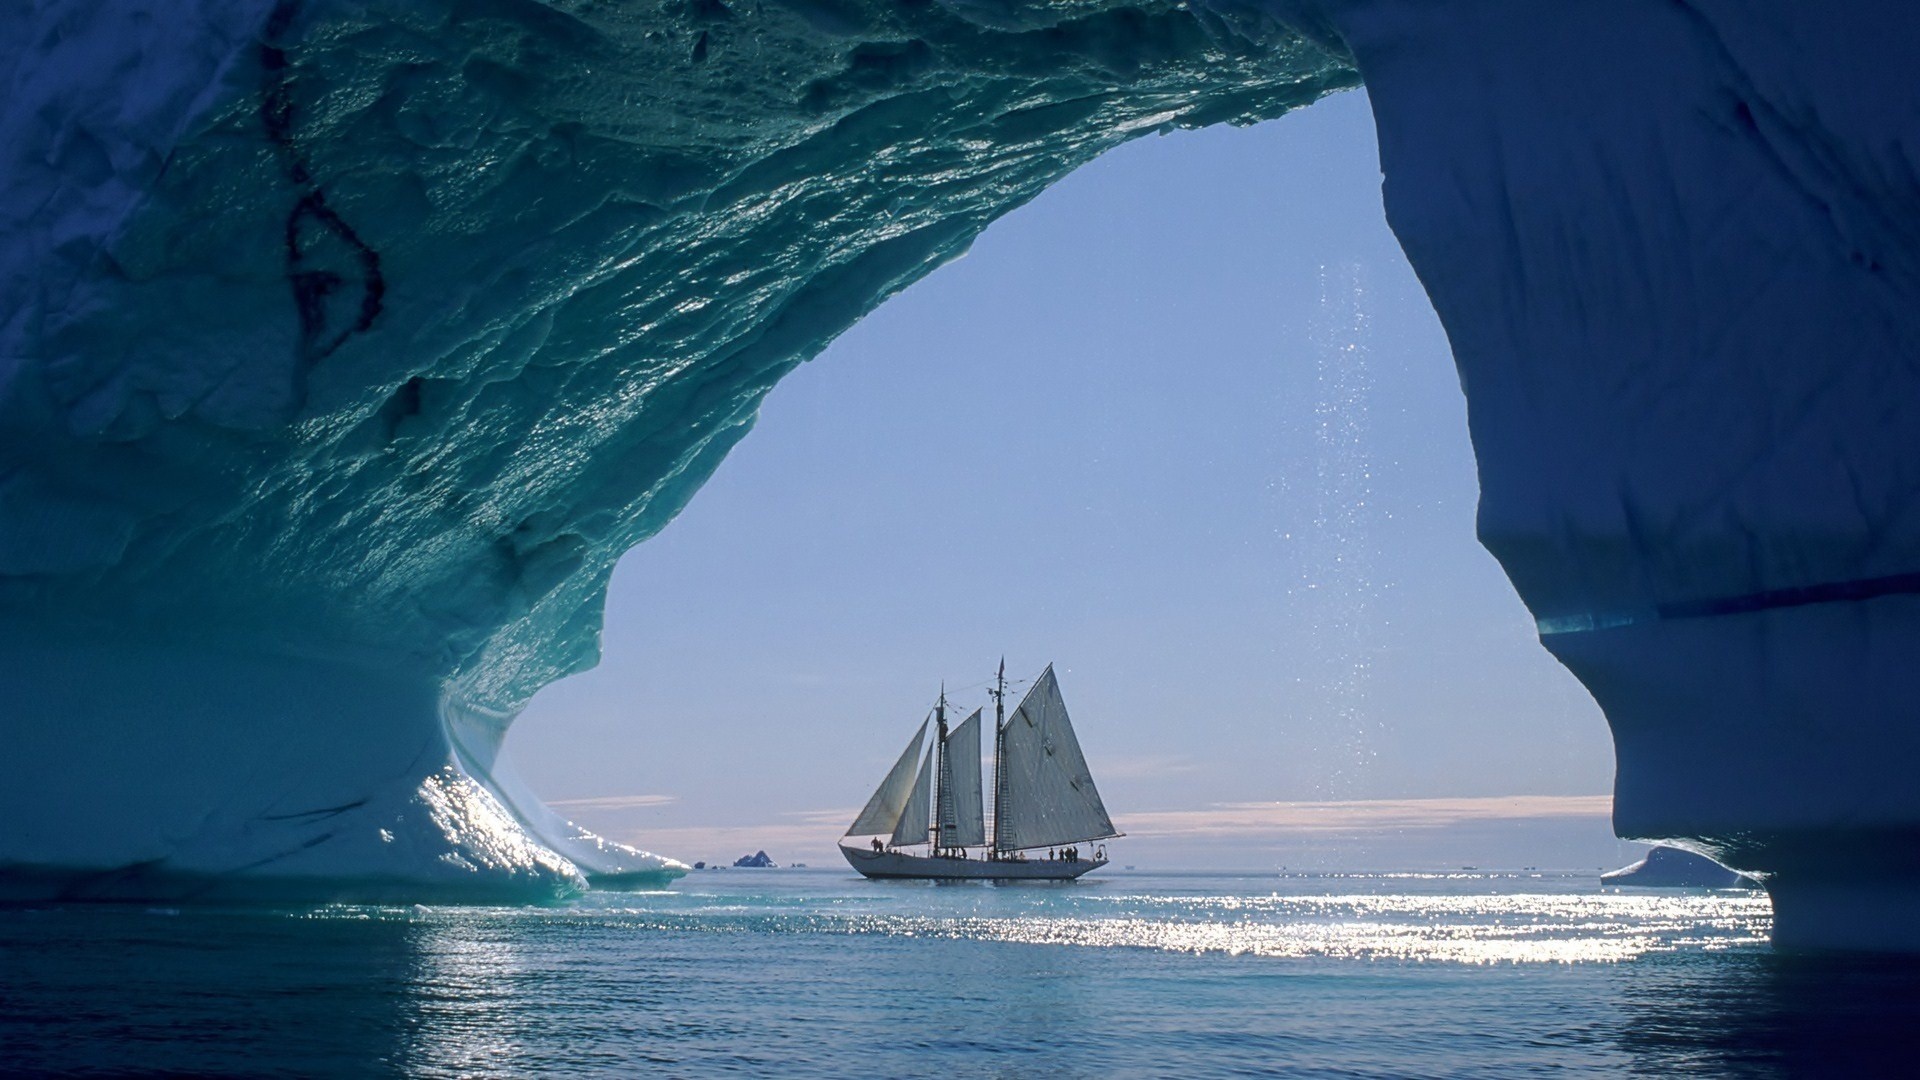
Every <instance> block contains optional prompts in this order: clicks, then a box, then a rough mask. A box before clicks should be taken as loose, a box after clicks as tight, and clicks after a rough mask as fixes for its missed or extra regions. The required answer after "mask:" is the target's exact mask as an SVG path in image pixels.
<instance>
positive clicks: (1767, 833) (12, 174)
mask: <svg viewBox="0 0 1920 1080" xmlns="http://www.w3.org/2000/svg"><path fill="white" fill-rule="evenodd" d="M1916 40H1920V8H1915V7H1913V6H1911V5H1902V4H1897V3H1894V2H1891V0H1887V2H1881V3H1872V2H1862V3H1855V4H1848V5H1844V6H1839V7H1834V6H1825V5H1809V4H1804V3H1798V2H1795V0H1741V2H1736V0H1687V2H1672V0H1621V2H1618V3H1612V4H1606V5H1597V4H1545V3H1539V2H1537V0H1453V2H1448V3H1440V2H1435V0H1324V2H1315V0H1267V2H1264V3H1251V2H1242V0H1212V2H1209V3H1204V4H1180V3H1170V2H1169V3H1160V2H1146V0H1135V2H1124V0H1063V2H1055V3H1016V2H1012V0H945V2H921V3H913V4H895V3H881V2H879V0H758V2H748V0H740V2H736V3H729V2H726V0H673V2H671V3H657V2H656V3H648V2H608V3H587V2H576V3H546V4H542V3H534V2H531V0H458V2H455V0H439V2H420V3H400V2H398V0H388V2H381V0H359V2H349V0H313V2H310V3H305V4H301V3H296V2H294V0H279V2H268V0H255V2H244V0H224V2H223V0H194V2H186V0H182V2H179V3H170V4H165V5H162V4H158V3H154V2H151V0H119V2H117V3H110V4H102V5H90V6H85V7H81V8H75V7H73V6H71V5H58V4H52V3H37V4H15V5H12V6H9V7H6V8H5V9H4V11H0V78H3V79H4V80H5V85H6V87H7V95H6V98H5V105H4V109H3V110H0V610H4V612H5V616H4V619H5V626H4V633H0V647H4V648H5V649H6V650H7V652H6V655H5V660H6V667H5V671H4V678H6V680H7V681H8V689H9V691H10V697H9V701H10V702H12V701H18V702H25V703H27V704H24V705H20V706H18V707H16V708H14V710H13V711H12V712H10V713H9V714H8V716H7V723H8V729H7V739H8V743H9V745H8V748H7V749H8V752H7V753H6V754H4V755H0V790H3V791H4V792H5V794H3V795H0V799H4V800H6V802H5V810H6V811H7V814H8V818H7V820H8V823H9V830H8V832H6V833H5V834H0V845H3V846H0V859H5V860H8V861H10V862H12V863H14V864H16V865H28V864H31V865H32V866H35V867H41V868H46V867H54V868H55V869H54V870H50V871H48V873H49V874H51V875H52V876H54V877H58V876H59V871H58V868H59V867H66V868H69V869H72V868H92V869H96V870H100V869H107V868H113V867H119V868H122V871H123V872H122V874H121V877H120V878H112V879H103V880H124V879H125V877H126V873H125V868H129V867H144V868H148V869H144V870H141V871H140V873H142V874H149V875H151V874H157V873H163V872H168V871H178V872H191V873H194V874H201V875H212V876H213V877H215V878H220V879H224V878H231V877H233V876H235V875H234V872H235V871H241V870H244V871H246V872H247V875H246V876H251V877H256V878H273V877H275V876H276V875H281V876H302V878H303V880H314V879H319V878H324V877H327V876H328V875H334V876H336V877H339V878H342V879H353V880H375V879H384V878H386V877H391V878H393V879H395V880H400V881H448V880H451V881H455V882H461V881H470V880H471V881H480V880H485V881H495V882H509V883H514V882H521V883H527V884H530V885H535V886H537V887H540V888H546V887H549V886H551V887H554V888H566V887H573V886H575V885H577V884H578V882H579V881H580V880H581V871H582V870H583V869H584V870H586V871H588V872H601V873H608V874H630V873H635V872H638V873H646V872H648V868H650V867H651V868H660V867H661V866H662V864H660V863H659V862H658V861H657V860H650V857H645V856H641V855H639V854H638V853H630V852H624V851H621V850H619V849H617V848H614V847H610V846H607V845H605V844H604V842H597V841H594V840H593V839H592V838H583V837H578V836H573V837H569V836H566V835H564V834H565V833H566V832H567V830H566V829H564V828H563V827H561V826H559V825H558V824H556V823H553V822H550V821H546V820H545V819H544V818H542V817H541V816H540V815H541V812H540V811H539V810H538V809H537V808H536V807H533V806H532V805H531V803H530V802H529V801H528V800H526V799H524V798H520V797H517V796H515V795H513V794H510V789H511V785H510V784H509V783H508V782H507V781H505V780H504V779H503V778H502V777H499V776H496V775H494V773H493V770H494V768H495V762H494V761H493V757H494V753H495V750H496V748H497V746H498V741H499V736H500V733H501V732H502V731H503V730H504V725H505V724H506V723H507V722H508V721H509V720H510V718H511V716H512V714H513V712H514V710H515V709H517V708H518V707H519V705H520V704H521V703H522V702H524V701H525V700H526V698H527V696H528V695H529V694H531V693H532V692H533V690H535V689H536V688H537V687H539V686H540V685H542V684H543V683H545V682H547V681H549V680H551V679H553V678H555V677H557V676H559V675H561V674H564V673H566V672H569V671H574V670H578V669H579V668H580V667H582V666H584V665H586V664H589V663H591V662H592V660H593V657H594V654H595V645H596V633H597V625H598V620H599V608H600V604H601V597H602V594H603V589H604V585H605V581H606V576H607V573H608V570H609V568H610V567H611V565H612V562H613V560H614V559H615V557H616V556H617V555H618V554H619V553H620V552H621V551H622V550H624V549H625V548H627V547H628V546H630V545H632V544H633V543H635V542H638V541H639V540H641V539H643V538H645V537H646V536H647V535H649V534H650V533H652V532H653V531H654V530H657V529H658V528H659V527H660V526H661V525H662V524H663V523H664V522H665V521H667V520H668V519H669V518H670V517H671V516H672V514H673V513H674V512H676V511H677V510H678V509H679V508H680V507H681V506H682V505H683V504H684V502H685V501H686V499H687V498H688V496H689V494H690V493H691V492H692V491H693V489H694V488H695V487H697V486H698V485H699V483H700V481H701V480H702V479H703V478H704V477H705V476H706V475H708V473H709V472H710V471H711V469H712V468H713V466H714V464H715V463H716V462H717V461H718V460H719V458H720V456H721V455H723V454H724V453H725V451H726V449H727V448H728V447H729V446H730V445H731V444H732V443H733V442H734V441H735V440H736V439H738V438H739V437H740V436H741V434H742V433H743V432H744V431H745V430H746V428H747V426H748V425H749V424H750V423H751V420H752V417H753V414H754V410H755V408H756V407H757V405H758V402H759V401H760V399H761V397H762V395H763V394H764V393H765V392H766V390H767V389H768V387H770V386H771V385H772V384H773V382H774V381H775V380H777V379H778V378H779V377H780V375H781V374H782V373H784V372H786V371H788V370H790V369H791V368H792V367H793V366H794V365H795V364H797V363H799V362H801V361H802V360H804V359H805V358H807V357H808V356H811V355H812V354H813V353H814V352H816V351H817V350H818V349H820V348H821V347H822V346H823V345H824V343H825V342H826V341H828V340H829V339H830V338H831V337H832V336H833V335H834V334H836V333H838V332H839V331H840V330H841V329H843V328H844V327H845V326H847V325H848V324H849V323H851V322H852V321H853V320H854V319H856V318H858V317H859V316H860V315H861V314H862V313H863V312H865V311H866V310H868V309H869V308H871V307H872V306H873V305H874V304H876V303H878V302H879V301H880V300H881V299H883V298H884V297H885V296H887V295H889V294H890V293H892V292H894V291H896V290H898V289H899V288H901V287H903V286H904V285H905V284H907V283H908V282H910V281H912V280H914V279H915V278H917V277H918V276H920V275H922V274H924V273H925V272H927V271H928V270H929V269H930V268H932V267H933V266H935V265H937V264H938V263H939V262H940V261H942V260H943V259H947V258H951V257H953V256H954V255H955V254H957V253H958V252H960V251H961V250H962V249H964V247H965V246H966V244H967V242H968V241H969V240H970V239H971V238H972V237H973V236H974V235H975V234H977V233H978V232H979V230H980V229H981V228H983V227H984V226H985V224H986V223H987V222H989V221H990V220H992V219H993V218H994V216H996V215H997V214H1000V213H1002V212H1004V211H1006V210H1007V209H1009V208H1011V207H1013V206H1016V205H1018V204H1019V203H1021V202H1022V201H1024V200H1026V199H1028V198H1030V197H1031V196H1032V195H1034V194H1035V193H1036V192H1038V191H1039V190H1040V189H1041V188H1042V187H1044V186H1045V185H1046V184H1047V183H1048V182H1049V181H1051V180H1053V179H1055V178H1057V177H1058V176H1060V175H1062V174H1063V173H1065V172H1066V171H1068V170H1070V169H1071V168H1073V167H1074V166H1075V165H1077V164H1079V163H1081V162H1083V161H1086V160H1087V159H1089V158H1090V157H1092V156H1094V155H1095V154H1097V153H1099V152H1100V151H1101V150H1103V149H1106V148H1107V147H1110V146H1113V145H1115V144H1117V143H1118V142H1121V141H1123V140H1125V139H1127V138H1130V137H1134V136H1137V135H1141V134H1144V133H1148V132H1152V131H1156V130H1161V129H1164V128H1166V127H1169V126H1181V125H1199V124H1206V123H1215V122H1248V121H1252V120H1256V119H1260V118H1263V117H1269V116H1274V115H1278V114H1280V113H1282V112H1284V111H1286V110H1287V109H1289V108H1293V107H1296V106H1298V105H1302V104H1305V103H1307V102H1310V101H1312V100H1313V99H1315V98H1316V97H1318V96H1320V95H1322V94H1324V93H1327V92H1329V91H1331V90H1334V89H1337V88H1340V87H1343V86H1348V85H1352V84H1353V83H1354V82H1355V81H1356V79H1357V78H1358V77H1359V76H1360V75H1364V77H1365V79H1366V81H1367V83H1368V85H1369V87H1370V91H1371V98H1372V101H1373V105H1374V108H1375V112H1376V118H1377V120H1378V124H1379V128H1380V143H1381V155H1382V166H1383V170H1384V172H1385V175H1386V200H1387V209H1388V213H1389V217H1390V220H1391V222H1392V224H1393V226H1394V229H1395V231H1396V232H1397V234H1398V235H1399V236H1400V238H1401V240H1402V242H1403V244H1404V245H1405V247H1406V249H1407V252H1408V254H1409V256H1410V257H1411V258H1412V260H1413V263H1414V265H1415V267H1416V269H1417V270H1418V271H1419V273H1420V275H1421V278H1422V280H1423V281H1424V282H1425V284H1426V286H1427V288H1428V290H1429V293H1430V295H1431V296H1432V298H1433V300H1434V303H1435V306H1436V308H1437V309H1438V310H1439V312H1440V315H1441V318H1442V320H1443V321H1444V323H1445V325H1446V327H1447V330H1448V333H1449V335H1450V337H1451V340H1452V343H1453V347H1454V350H1455V356H1456V360H1457V361H1458V364H1459V368H1460V372H1461V377H1462V380H1463V384H1464V386H1465V389H1466V392H1467V396H1468V401H1469V407H1470V416H1471V424H1472V430H1473V437H1474V441H1475V447H1476V451H1477V452H1478V454H1479V458H1480V463H1481V475H1482V486H1483V505H1482V511H1481V529H1482V534H1483V536H1484V538H1485V540H1486V542H1487V544H1488V546H1489V547H1490V548H1491V549H1492V550H1493V551H1494V552H1495V554H1496V555H1497V556H1498V557H1499V558H1500V559H1501V561H1502V563H1503V564H1504V565H1505V567H1506V568H1507V570H1508V572H1509V574H1510V575H1511V576H1512V578H1513V581H1514V583H1515V585H1516V586H1517V588H1518V589H1519V591H1520V594H1521V596H1522V597H1523V598H1524V599H1525V601H1526V602H1527V604H1528V605H1529V606H1530V607H1531V608H1532V610H1533V611H1534V612H1535V614H1536V615H1537V616H1538V617H1539V619H1540V626H1541V629H1542V631H1543V635H1544V640H1546V642H1547V643H1548V646H1549V648H1551V649H1552V650H1553V651H1554V653H1555V654H1556V655H1557V656H1559V657H1560V658H1561V659H1562V660H1563V661H1565V662H1566V663H1567V664H1568V666H1569V667H1571V668H1572V669H1573V670H1574V671H1575V672H1576V673H1577V674H1578V675H1579V676H1580V677H1581V678H1582V679H1583V680H1584V681H1585V682H1586V684H1587V685H1588V686H1589V687H1590V688H1591V689H1592V690H1593V692H1594V694H1595V696H1596V697H1597V698H1598V699H1599V700H1600V702H1601V704H1602V705H1603V706H1604V707H1605V709H1606V711H1607V714H1608V717H1609V720H1610V722H1611V723H1612V725H1613V727H1614V731H1615V735H1616V743H1617V746H1618V753H1619V779H1618V788H1617V809H1616V824H1617V826H1618V827H1619V829H1620V830H1621V831H1622V832H1623V833H1626V834H1628V835H1633V836H1640V837H1648V838H1658V837H1671V838H1685V839H1687V840H1688V841H1689V842H1691V843H1693V844H1694V845H1695V846H1698V847H1700V848H1702V849H1704V850H1707V851H1710V852H1712V853H1713V854H1715V855H1716V856H1718V857H1720V858H1722V859H1723V860H1725V861H1726V862H1728V863H1729V864H1731V865H1735V866H1738V867H1741V868H1742V869H1750V870H1756V871H1760V872H1762V873H1765V874H1767V875H1769V877H1768V884H1769V888H1770V889H1772V890H1773V894H1774V897H1775V900H1776V903H1777V904H1778V905H1779V913H1780V918H1779V922H1778V924H1777V925H1778V928H1779V933H1780V934H1781V935H1782V937H1783V938H1786V939H1790V940H1801V941H1808V942H1814V943H1840V944H1886V943H1903V944H1907V945H1912V946H1920V929H1916V928H1915V927H1914V926H1911V925H1909V921H1908V920H1906V919H1905V918H1904V912H1905V910H1907V909H1908V908H1910V906H1911V901H1912V900H1914V899H1915V898H1916V897H1920V785H1916V784H1914V783H1912V777H1913V776H1915V775H1920V704H1917V703H1920V685H1915V680H1916V676H1915V674H1914V671H1916V670H1920V665H1914V664H1913V663H1912V662H1911V659H1910V658H1911V656H1912V655H1913V654H1914V652H1915V647H1916V646H1917V645H1920V640H1917V639H1920V596H1917V595H1916V593H1920V517H1917V516H1916V515H1920V503H1916V501H1915V500H1914V498H1913V495H1912V493H1913V492H1914V491H1915V490H1916V489H1917V488H1920V475H1916V470H1920V458H1916V457H1915V456H1914V455H1913V454H1912V452H1911V449H1910V448H1911V447H1912V446H1914V445H1916V444H1917V443H1920V394H1917V393H1915V392H1914V390H1915V379H1914V365H1915V358H1916V357H1920V181H1917V180H1916V176H1917V175H1920V166H1917V163H1920V146H1917V145H1916V140H1920V82H1916V81H1914V80H1913V79H1912V78H1911V77H1910V69H1911V67H1912V59H1913V45H1912V42H1914V41H1916ZM1356 70H1357V73H1358V74H1356ZM1248 182H1258V180H1257V178H1249V179H1248ZM206 686H216V687H217V688H216V689H213V690H210V691H206V692H204V693H203V692H201V688H203V687H206ZM329 731H332V732H336V733H341V737H340V738H338V739H333V740H330V739H328V738H327V737H326V733H327V732H329ZM354 732H359V733H360V734H359V735H356V736H354V738H348V737H346V733H354ZM355 739H358V740H359V741H358V742H355ZM349 744H351V745H349ZM16 751H17V752H16ZM156 777H158V778H159V779H156ZM467 781H471V782H472V783H471V785H469V784H468V783H467ZM348 803H352V804H353V805H351V806H348ZM340 807H345V809H337V808H340ZM322 822H324V824H320V823H322ZM389 834H391V836H392V839H391V840H388V839H386V837H387V836H388V835H389ZM529 835H534V836H538V837H539V838H540V839H539V840H538V841H534V840H528V839H525V837H527V836H529ZM463 875H465V876H463ZM89 880H94V879H89ZM89 887H91V886H89Z"/></svg>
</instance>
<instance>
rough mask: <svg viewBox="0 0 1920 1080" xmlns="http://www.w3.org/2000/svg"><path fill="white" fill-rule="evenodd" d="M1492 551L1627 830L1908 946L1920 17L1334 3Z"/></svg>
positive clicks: (1917, 566)
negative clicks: (1448, 385) (1476, 473)
mask: <svg viewBox="0 0 1920 1080" xmlns="http://www.w3.org/2000/svg"><path fill="white" fill-rule="evenodd" d="M1340 26H1341V30H1342V33H1343V35H1344V38H1345V40H1346V41H1347V43H1348V44H1349V46H1350V47H1351V48H1352V49H1353V51H1354V53H1355V55H1356V56H1357V57H1358V61H1359V67H1360V70H1361V72H1362V74H1363V75H1364V77H1365V78H1366V80H1367V85H1368V91H1369V95H1370V96H1371V98H1372V100H1373V104H1374V110H1375V115H1376V117H1377V120H1378V124H1379V130H1380V136H1381V161H1382V166H1383V171H1384V172H1385V174H1386V189H1385V190H1386V203H1387V213H1388V217H1389V220H1390V221H1391V223H1392V225H1393V227H1394V230H1395V232H1396V234H1397V235H1398V236H1399V237H1400V240H1401V243H1402V244H1403V245H1404V246H1405V248H1406V250H1407V253H1408V255H1409V257H1410V258H1411V259H1412V261H1413V264H1414V266H1415V268H1416V270H1417V271H1418V272H1419V274H1420V277H1421V279H1422V281H1423V282H1424V283H1425V284H1426V287H1427V290H1428V293H1429V295H1430V296H1431V297H1432V299H1433V301H1434V305H1435V307H1436V309H1437V310H1438V311H1439V313H1440V316H1441V319H1442V321H1443V322H1444V323H1445V325H1446V327H1447V331H1448V334H1449V336H1450V338H1451V341H1452V344H1453V348H1454V355H1455V359H1456V361H1457V362H1458V364H1459V368H1460V373H1461V378H1462V380H1463V384H1464V386H1465V389H1466V392H1467V399H1468V406H1469V410H1470V416H1471V424H1472V430H1473V439H1474V448H1475V451H1476V453H1477V455H1478V458H1479V463H1480V477H1481V489H1482V495H1481V509H1480V531H1481V535H1482V538H1483V540H1484V541H1485V543H1486V544H1487V546H1488V547H1489V548H1490V549H1492V551H1493V552H1494V554H1495V555H1497V556H1498V557H1499V559H1500V561H1501V563H1502V564H1503V565H1504V566H1505V567H1506V569H1507V572H1508V574H1509V575H1510V576H1511V577H1512V579H1513V582H1514V584H1515V585H1516V586H1517V587H1518V589H1519V591H1520V594H1521V596H1522V597H1523V598H1524V599H1525V600H1526V602H1527V604H1528V606H1529V607H1530V608H1532V610H1533V611H1534V613H1535V614H1536V615H1537V616H1538V617H1539V619H1540V625H1541V630H1542V632H1543V633H1542V640H1543V641H1544V642H1545V644H1546V645H1547V647H1548V648H1549V649H1550V650H1552V651H1553V653H1554V654H1555V655H1556V656H1558V657H1559V658H1560V659H1561V660H1562V661H1563V662H1565V663H1566V664H1567V666H1568V667H1570V668H1571V669H1572V670H1573V671H1574V673H1575V674H1577V675H1578V676H1579V677H1580V678H1581V680H1582V681H1583V682H1585V683H1586V685H1587V686H1588V688H1589V689H1591V690H1592V691H1593V693H1594V696H1595V697H1596V698H1597V699H1598V700H1599V702H1600V704H1601V705H1602V706H1603V707H1604V708H1605V710H1606V713H1607V717H1608V720H1609V722H1610V723H1611V724H1612V727H1613V731H1614V740H1615V746H1616V751H1617V758H1618V774H1617V780H1616V792H1615V796H1616V800H1615V811H1614V813H1615V825H1616V827H1617V829H1618V830H1619V831H1620V832H1621V833H1622V834H1623V835H1627V836H1633V837H1641V838H1648V839H1655V838H1679V839H1683V840H1686V841H1688V842H1690V843H1691V844H1692V846H1694V847H1697V848H1700V849H1701V850H1703V851H1704V852H1705V853H1707V854H1710V855H1712V856H1714V857H1716V858H1718V859H1719V860H1720V861H1722V862H1724V863H1727V864H1728V865H1730V866H1734V867H1738V868H1740V869H1743V870H1754V871H1760V872H1762V873H1764V874H1767V875H1769V876H1768V887H1769V889H1770V891H1771V892H1772V895H1773V899H1774V907H1775V916H1776V926H1775V934H1776V938H1777V939H1778V940H1781V941H1788V942H1804V943H1809V944H1832V945H1843V946H1844V945H1869V946H1889V945H1897V946H1899V947H1904V948H1920V929H1916V928H1915V924H1914V923H1913V922H1912V920H1911V919H1910V917H1909V911H1910V910H1911V907H1912V905H1913V904H1914V902H1915V901H1916V900H1920V855H1917V854H1916V853H1920V785H1916V784H1915V783H1914V777H1915V776H1916V775H1920V685H1917V680H1920V676H1917V675H1916V671H1920V665H1915V664H1914V663H1913V662H1912V661H1911V659H1910V658H1909V657H1910V655H1911V654H1912V652H1913V651H1914V648H1915V646H1916V645H1920V595H1916V593H1920V500H1916V498H1915V492H1916V491H1920V457H1916V456H1915V454H1914V453H1913V450H1912V448H1913V447H1914V446H1915V445H1916V439H1917V438H1920V393H1917V392H1916V391H1920V382H1917V381H1916V373H1917V372H1920V368H1917V367H1916V363H1917V362H1920V83H1917V82H1916V81H1915V80H1914V79H1913V78H1912V74H1911V73H1912V67H1913V62H1914V59H1915V56H1916V52H1915V45H1914V42H1916V41H1920V36H1917V35H1920V9H1916V8H1914V7H1913V6H1912V5H1902V4H1895V3H1859V4H1847V5H1808V4H1798V3H1791V2H1787V0H1773V2H1732V0H1689V2H1682V3H1666V2H1661V3H1653V2H1633V3H1619V4H1606V5H1588V4H1536V3H1526V2H1520V0H1512V2H1509V0H1483V2H1478V3H1460V4H1423V3H1413V2H1405V3H1402V2H1397V0H1379V2H1356V3H1353V4H1349V5H1343V7H1342V9H1341V14H1340Z"/></svg>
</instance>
